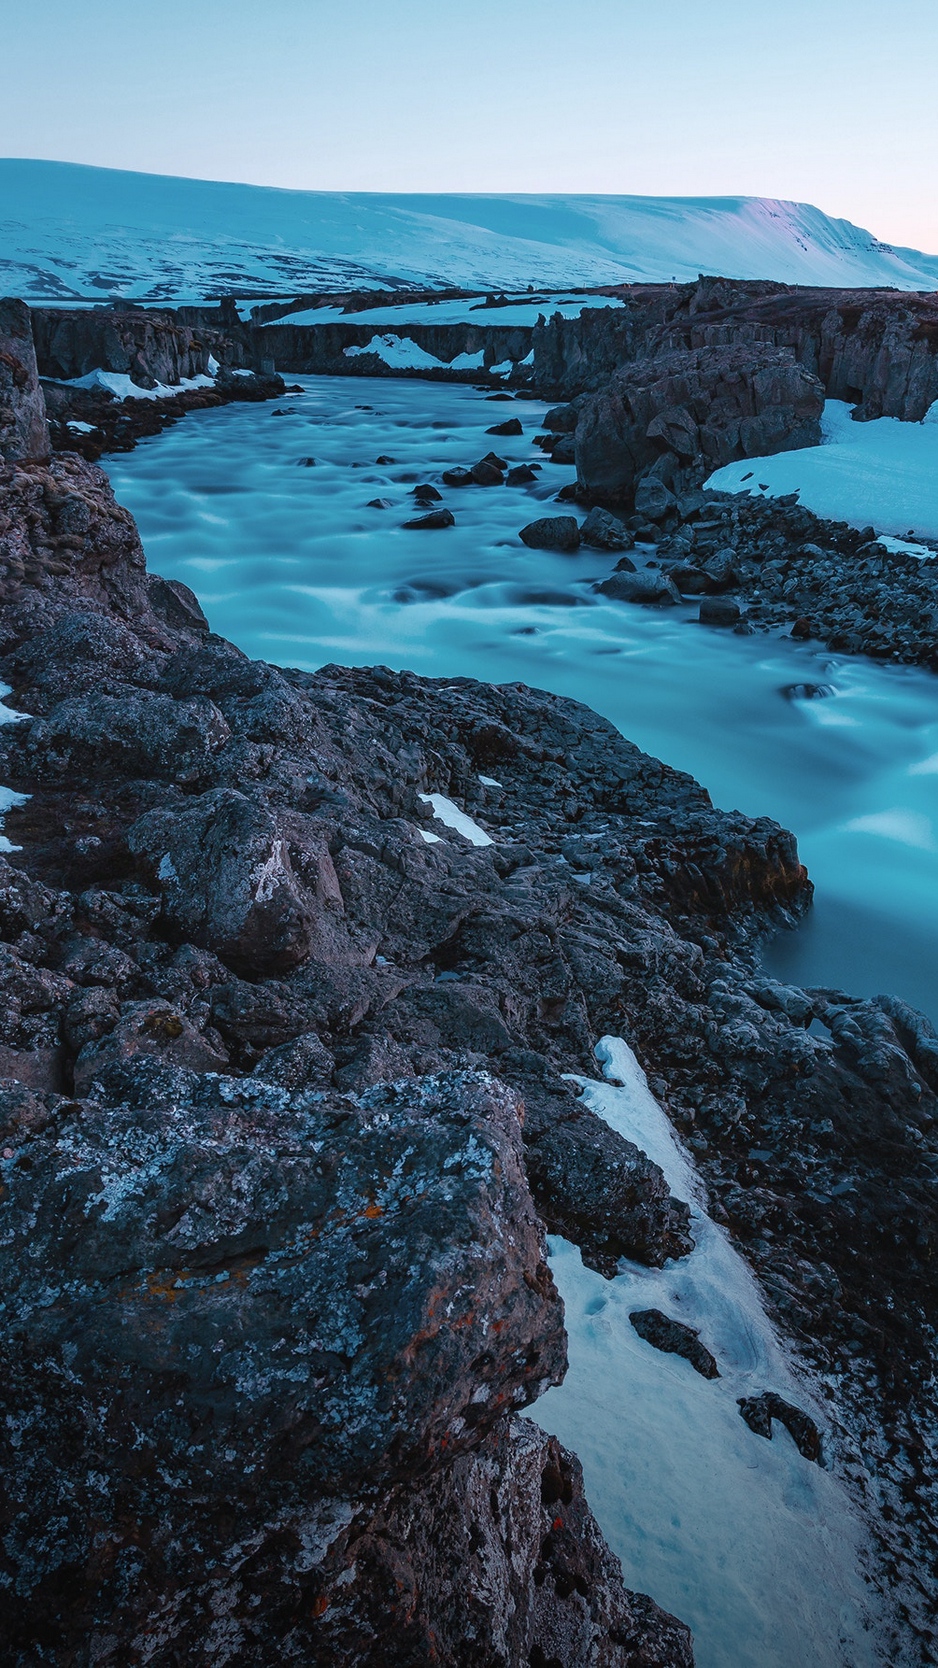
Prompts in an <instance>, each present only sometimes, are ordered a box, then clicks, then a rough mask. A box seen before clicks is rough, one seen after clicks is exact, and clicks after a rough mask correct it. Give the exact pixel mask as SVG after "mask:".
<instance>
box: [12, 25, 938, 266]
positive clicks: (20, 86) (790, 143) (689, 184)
mask: <svg viewBox="0 0 938 1668" xmlns="http://www.w3.org/2000/svg"><path fill="white" fill-rule="evenodd" d="M0 25H2V27H0V37H2V39H3V44H4V57H5V60H6V66H7V67H6V70H5V74H4V86H3V98H2V100H0V155H3V156H21V157H43V158H49V159H53V160H58V161H65V162H85V163H93V164H98V165H99V166H104V167H111V168H130V169H140V170H143V171H144V172H146V173H163V174H183V175H188V176H191V177H194V178H200V179H220V180H241V181H247V182H250V183H252V184H256V185H279V186H290V187H297V188H301V189H309V190H339V191H342V190H344V191H485V192H489V191H525V192H588V193H593V192H611V193H616V194H618V193H625V194H632V193H635V194H639V195H645V194H647V195H651V196H725V195H751V196H760V197H786V198H793V199H795V200H796V201H800V202H810V203H814V204H815V205H816V206H817V207H819V208H822V209H824V210H825V211H826V212H827V213H829V214H833V215H839V216H844V217H845V218H847V219H849V220H853V221H855V222H856V223H857V224H859V225H861V226H865V227H867V228H868V229H869V230H871V231H872V232H874V233H875V234H876V235H877V236H879V237H881V238H883V239H884V240H886V241H888V242H891V243H897V244H905V245H909V246H911V247H914V248H919V249H924V250H926V251H928V252H931V253H935V252H938V191H936V189H935V173H936V164H938V97H936V93H935V86H936V71H938V0H888V3H887V0H30V4H29V5H25V4H23V3H22V0H0Z"/></svg>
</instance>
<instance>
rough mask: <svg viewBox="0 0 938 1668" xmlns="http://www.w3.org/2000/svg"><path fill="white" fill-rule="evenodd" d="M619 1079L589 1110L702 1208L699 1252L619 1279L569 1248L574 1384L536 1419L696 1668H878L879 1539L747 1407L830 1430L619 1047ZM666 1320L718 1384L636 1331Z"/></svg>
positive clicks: (555, 1251) (539, 1409)
mask: <svg viewBox="0 0 938 1668" xmlns="http://www.w3.org/2000/svg"><path fill="white" fill-rule="evenodd" d="M596 1054H597V1058H598V1059H599V1060H600V1062H601V1063H602V1067H603V1073H604V1076H605V1079H606V1081H605V1082H602V1083H598V1082H596V1081H594V1080H591V1079H587V1078H584V1079H580V1080H579V1081H580V1082H581V1084H582V1088H583V1094H584V1098H585V1099H586V1101H587V1103H588V1104H589V1106H590V1108H591V1109H592V1110H593V1111H594V1112H596V1113H598V1114H599V1116H600V1117H602V1118H604V1119H605V1120H606V1122H607V1123H609V1124H610V1125H611V1126H612V1128H613V1129H616V1130H618V1132H619V1133H620V1134H622V1135H624V1136H625V1137H626V1138H627V1139H628V1140H630V1141H634V1142H635V1144H636V1145H637V1146H639V1147H641V1148H642V1149H643V1150H644V1151H645V1152H646V1153H647V1154H648V1156H649V1157H650V1158H653V1159H654V1161H655V1162H656V1163H657V1164H660V1165H661V1168H662V1169H663V1170H664V1173H665V1176H666V1177H667V1180H668V1183H669V1185H670V1187H671V1188H672V1191H673V1192H674V1193H675V1194H677V1195H678V1196H679V1197H682V1198H684V1199H686V1200H688V1202H689V1203H690V1205H691V1213H692V1225H691V1231H692V1233H693V1236H694V1239H695V1242H696V1244H695V1249H694V1250H693V1251H692V1252H691V1254H690V1255H689V1256H688V1257H686V1258H683V1259H681V1260H680V1261H678V1262H672V1263H669V1264H667V1265H666V1267H665V1268H663V1269H649V1268H645V1267H642V1266H639V1265H638V1264H635V1263H629V1262H627V1261H625V1260H624V1259H623V1261H622V1263H621V1264H620V1273H619V1274H618V1275H617V1277H616V1278H615V1279H614V1280H611V1281H609V1280H605V1279H603V1277H602V1276H601V1275H599V1274H596V1273H595V1272H594V1271H593V1270H591V1269H588V1268H586V1267H585V1266H584V1265H583V1262H582V1260H581V1258H580V1255H579V1253H578V1251H577V1250H576V1249H575V1248H574V1247H573V1246H572V1245H569V1244H567V1243H566V1242H565V1241H564V1240H560V1239H555V1240H552V1241H551V1267H552V1271H553V1274H554V1278H555V1280H556V1281H557V1284H558V1286H559V1288H560V1292H561V1295H562V1297H563V1299H564V1304H565V1308H566V1324H567V1332H568V1335H569V1339H570V1368H569V1371H568V1374H567V1378H566V1380H565V1382H564V1383H563V1384H562V1385H561V1386H560V1387H559V1388H558V1389H555V1390H550V1391H548V1392H547V1394H546V1395H545V1396H543V1397H542V1398H541V1400H540V1401H539V1402H538V1403H537V1404H536V1408H535V1417H536V1418H537V1420H538V1422H539V1423H540V1424H541V1425H542V1426H543V1427H544V1429H545V1430H548V1431H551V1432H553V1433H554V1434H556V1435H557V1436H559V1437H560V1439H561V1441H563V1442H565V1443H567V1444H569V1445H570V1446H571V1447H572V1448H573V1449H574V1450H575V1451H576V1452H577V1453H578V1454H579V1456H580V1459H581V1460H582V1462H583V1467H584V1472H585V1476H586V1485H587V1490H588V1493H589V1498H590V1502H591V1504H592V1507H593V1510H594V1511H595V1513H596V1516H597V1518H598V1519H599V1522H600V1525H601V1527H602V1529H603V1531H604V1533H605V1534H606V1537H607V1539H608V1540H609V1542H610V1544H611V1545H612V1546H613V1548H614V1550H615V1551H616V1552H617V1553H618V1555H619V1557H620V1558H621V1559H622V1564H623V1570H624V1574H625V1580H626V1584H627V1585H628V1586H630V1587H633V1588H638V1589H639V1590H641V1591H643V1592H648V1593H651V1594H653V1595H654V1597H655V1599H656V1600H657V1602H658V1603H659V1604H663V1605H665V1606H666V1607H667V1608H668V1609H670V1610H673V1611H674V1612H675V1613H676V1614H678V1615H680V1616H681V1617H683V1619H684V1620H685V1621H687V1622H688V1623H689V1624H690V1626H691V1627H692V1629H693V1632H694V1648H695V1652H696V1660H697V1663H698V1668H741V1665H742V1664H746V1665H747V1668H748V1665H749V1664H753V1665H755V1664H756V1663H758V1664H759V1668H793V1665H794V1664H796V1663H798V1664H800V1663H811V1664H812V1668H866V1665H868V1664H869V1665H872V1664H873V1663H876V1662H878V1661H880V1660H881V1658H880V1657H879V1656H878V1654H877V1652H876V1648H875V1645H874V1643H873V1640H872V1637H871V1635H870V1634H869V1633H868V1632H867V1617H866V1614H865V1599H864V1589H863V1582H862V1578H861V1576H860V1574H859V1569H860V1564H861V1559H862V1555H863V1550H864V1537H863V1531H862V1529H861V1527H860V1524H859V1521H858V1519H857V1518H856V1516H855V1515H854V1512H853V1508H852V1506H851V1503H850V1500H849V1497H848V1496H847V1494H846V1491H845V1490H844V1488H843V1487H842V1485H841V1484H840V1483H839V1482H838V1481H837V1479H836V1478H835V1477H834V1476H833V1475H832V1474H831V1473H830V1472H828V1471H824V1470H822V1469H821V1468H820V1467H819V1466H817V1465H814V1464H811V1463H809V1462H808V1461H807V1460H806V1459H804V1458H803V1457H802V1455H801V1454H800V1453H799V1452H798V1450H797V1449H796V1447H795V1445H794V1443H793V1442H792V1440H791V1439H790V1437H789V1436H788V1435H787V1433H786V1432H784V1431H781V1430H779V1428H778V1427H777V1426H776V1434H775V1436H774V1438H773V1440H772V1441H771V1442H766V1441H765V1440H764V1438H760V1437H758V1436H755V1435H754V1434H753V1433H752V1432H751V1431H750V1430H749V1429H748V1428H747V1426H746V1425H745V1424H744V1422H743V1420H742V1419H741V1417H740V1414H739V1408H738V1405H737V1401H738V1398H739V1397H742V1396H752V1395H758V1394H760V1393H761V1392H763V1391H765V1390H774V1391H777V1392H778V1393H780V1394H781V1395H783V1396H784V1397H785V1398H786V1399H787V1400H788V1401H790V1402H793V1403H794V1404H795V1405H796V1406H798V1407H801V1408H803V1409H804V1410H805V1411H806V1412H808V1413H810V1414H811V1415H812V1416H813V1417H814V1418H815V1419H817V1421H818V1422H819V1423H821V1424H823V1412H822V1411H821V1408H820V1406H819V1405H818V1403H817V1401H816V1399H815V1397H814V1395H813V1393H812V1390H811V1387H810V1384H809V1382H808V1380H807V1379H806V1378H805V1377H802V1376H801V1375H798V1374H796V1372H795V1370H794V1367H793V1365H792V1363H791V1361H790V1360H789V1359H788V1357H787V1355H786V1352H785V1351H784V1349H783V1347H782V1345H781V1343H780V1342H779V1339H778V1337H777V1335H776V1334H775V1332H774V1330H773V1327H772V1325H771V1323H770V1321H769V1319H768V1317H767V1315H766V1313H765V1310H764V1308H763V1306H762V1302H761V1299H760V1296H759V1292H758V1288H757V1286H756V1283H755V1280H754V1278H753V1276H752V1274H751V1272H750V1270H749V1268H748V1266H747V1265H746V1264H745V1263H744V1262H743V1260H742V1258H741V1257H740V1256H739V1255H738V1253H737V1252H736V1251H735V1250H734V1249H733V1247H732V1245H731V1244H730V1241H729V1238H728V1236H727V1235H726V1234H725V1233H724V1231H723V1229H722V1228H720V1227H719V1226H718V1225H717V1224H716V1223H715V1222H713V1221H712V1220H711V1218H710V1217H709V1216H708V1214H707V1209H706V1195H705V1190H704V1188H703V1186H702V1184H701V1182H700V1180H699V1178H698V1176H697V1173H696V1171H695V1169H694V1166H693V1164H692V1163H691V1161H690V1159H689V1158H688V1157H687V1155H686V1154H685V1153H684V1152H683V1150H682V1149H681V1147H680V1146H679V1144H678V1142H677V1140H676V1138H675V1136H674V1133H673V1131H672V1128H671V1125H670V1123H669V1122H668V1119H667V1118H666V1116H665V1114H664V1112H663V1111H662V1109H661V1107H660V1106H659V1105H658V1102H657V1101H656V1100H655V1098H654V1096H653V1095H652V1093H651V1091H650V1089H649V1087H648V1083H647V1080H646V1078H645V1074H644V1072H643V1071H642V1069H641V1067H640V1066H639V1064H638V1061H637V1060H636V1058H635V1055H634V1054H633V1052H632V1050H631V1049H630V1048H629V1047H628V1045H627V1044H626V1043H625V1042H623V1041H622V1040H621V1039H620V1038H615V1037H604V1038H603V1040H602V1042H601V1043H600V1044H599V1046H598V1048H597V1050H596ZM652 1308H654V1309H660V1310H661V1311H662V1312H663V1313H664V1314H666V1315H668V1316H669V1317H671V1318H673V1319H675V1320H678V1321H681V1322H683V1323H684V1324H685V1325H689V1326H692V1327H695V1328H697V1329H698V1331H699V1333H700V1337H701V1340H702V1342H703V1343H704V1344H705V1345H706V1347H707V1348H708V1349H709V1350H711V1351H712V1352H713V1354H714V1355H715V1357H716V1360H717V1364H718V1367H719V1372H720V1375H721V1376H720V1377H719V1379H713V1380H706V1379H703V1378H701V1376H700V1374H699V1373H697V1372H695V1370H694V1368H693V1366H692V1365H691V1363H690V1362H689V1361H686V1360H684V1359H683V1358H681V1357H679V1356H676V1355H670V1354H668V1355H665V1354H663V1353H662V1352H661V1351H660V1350H657V1349H655V1348H654V1347H653V1346H652V1345H651V1344H650V1343H646V1342H645V1341H644V1340H643V1339H642V1338H641V1337H640V1336H639V1335H638V1333H637V1331H636V1330H635V1328H634V1327H633V1326H632V1324H631V1322H630V1320H629V1314H630V1311H632V1310H634V1309H652Z"/></svg>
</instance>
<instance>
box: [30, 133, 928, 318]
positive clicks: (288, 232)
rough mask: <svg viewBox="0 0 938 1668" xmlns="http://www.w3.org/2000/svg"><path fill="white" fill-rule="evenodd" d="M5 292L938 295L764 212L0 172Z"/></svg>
mask: <svg viewBox="0 0 938 1668" xmlns="http://www.w3.org/2000/svg"><path fill="white" fill-rule="evenodd" d="M0 260H3V261H4V263H6V272H7V277H6V279H5V286H6V288H7V292H8V293H10V294H20V295H21V296H22V297H23V298H24V299H25V300H31V301H34V302H40V301H44V302H50V301H58V302H71V301H72V300H82V299H91V298H97V299H100V300H106V299H108V298H109V297H112V296H113V297H124V298H126V299H128V300H129V299H134V300H143V301H153V302H159V301H163V302H167V301H169V302H177V303H178V302H186V301H201V300H206V299H210V298H211V297H213V296H217V295H220V294H232V293H234V294H236V295H237V296H238V297H239V298H240V299H241V300H242V301H244V300H245V299H246V298H250V299H251V300H252V301H258V300H261V299H263V298H281V297H283V296H290V295H298V294H299V295H302V294H303V293H305V292H307V291H310V292H315V291H323V290H348V289H364V288H371V287H380V288H386V287H389V285H390V286H393V284H394V283H395V282H402V283H406V284H408V285H414V286H415V287H416V286H420V287H423V286H430V287H434V286H437V287H440V288H443V287H445V286H450V285H458V286H459V287H461V288H467V289H472V288H477V287H478V288H480V289H485V290H493V289H494V290H498V291H504V290H520V289H526V288H527V286H528V285H529V284H536V285H537V286H538V287H539V288H546V289H552V290H561V289H564V288H565V287H567V286H579V285H584V286H588V285H596V284H616V283H623V282H649V281H650V282H655V283H671V282H678V283H692V282H694V281H695V280H696V278H697V276H698V274H699V273H701V272H709V273H721V274H722V275H723V276H725V277H728V278H774V279H776V280H778V281H779V282H781V283H788V284H835V285H840V286H853V285H873V286H882V285H894V286H895V287H896V288H898V289H903V290H916V289H935V288H938V257H936V256H932V255H923V254H920V253H919V252H918V251H917V250H911V249H892V248H890V247H889V246H888V245H886V244H883V243H881V242H880V241H879V240H878V239H877V238H875V237H874V236H873V235H872V234H871V233H870V232H867V231H865V230H863V228H862V227H858V226H854V225H852V224H851V223H850V221H848V220H838V219H834V218H832V217H831V216H830V215H826V214H824V213H822V212H821V210H820V209H816V208H813V207H812V206H811V205H810V204H805V203H793V202H786V201H782V200H778V199H773V198H759V197H715V198H701V197H620V196H616V197H612V196H602V197H588V196H569V195H552V196H524V195H510V196H484V195H481V194H475V195H471V194H462V195H460V194H451V195H432V196H431V195H420V196H418V195H392V194H386V193H381V192H366V193H355V192H348V193H346V192H316V191H278V190H272V189H269V188H266V187H263V186H249V185H235V184H229V183H225V182H218V181H210V180H187V179H173V178H169V177H167V176H164V175H156V174H134V173H125V172H120V171H118V170H116V169H106V168H88V167H80V166H77V165H75V164H70V163H61V162H41V161H30V160H23V159H18V158H13V159H7V160H5V161H0Z"/></svg>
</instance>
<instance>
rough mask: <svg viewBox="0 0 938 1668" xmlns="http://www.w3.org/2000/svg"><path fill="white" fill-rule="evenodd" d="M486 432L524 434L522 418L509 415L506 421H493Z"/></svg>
mask: <svg viewBox="0 0 938 1668" xmlns="http://www.w3.org/2000/svg"><path fill="white" fill-rule="evenodd" d="M485 432H486V434H523V433H524V429H523V428H522V427H521V420H520V418H518V417H508V418H506V420H505V422H504V423H493V424H492V427H491V428H490V429H486V431H485Z"/></svg>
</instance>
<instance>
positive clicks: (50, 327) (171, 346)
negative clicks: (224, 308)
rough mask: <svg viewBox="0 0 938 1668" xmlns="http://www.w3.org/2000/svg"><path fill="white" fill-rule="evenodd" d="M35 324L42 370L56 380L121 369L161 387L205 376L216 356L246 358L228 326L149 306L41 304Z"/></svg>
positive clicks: (222, 360) (233, 361)
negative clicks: (196, 322) (202, 324)
mask: <svg viewBox="0 0 938 1668" xmlns="http://www.w3.org/2000/svg"><path fill="white" fill-rule="evenodd" d="M32 326H33V336H34V339H35V343H36V358H37V361H38V364H39V371H40V375H41V376H43V377H49V378H51V379H52V380H54V381H70V380H71V379H72V378H74V377H81V376H87V375H88V373H89V372H90V371H97V370H101V371H116V372H117V373H118V374H120V375H123V376H129V377H130V379H131V381H132V382H134V383H136V384H137V386H138V387H139V388H155V387H156V385H157V384H158V383H159V384H162V385H163V386H168V385H170V384H175V383H179V382H182V381H183V379H184V378H189V377H196V376H204V375H205V374H206V373H207V371H208V362H209V359H210V358H212V357H213V356H214V358H215V359H216V360H217V362H218V363H219V364H229V365H240V364H242V363H243V359H242V356H241V354H240V352H239V351H238V348H237V344H236V343H234V342H233V341H232V339H231V336H230V334H229V333H228V332H226V331H225V330H217V329H212V328H210V327H209V328H195V327H194V326H192V325H188V324H183V323H181V322H180V321H179V320H178V319H176V318H174V317H173V316H172V315H171V314H169V313H159V312H149V311H144V310H143V308H132V309H128V310H127V311H119V310H118V309H117V308H111V307H95V308H64V307H35V308H34V309H33V312H32Z"/></svg>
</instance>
